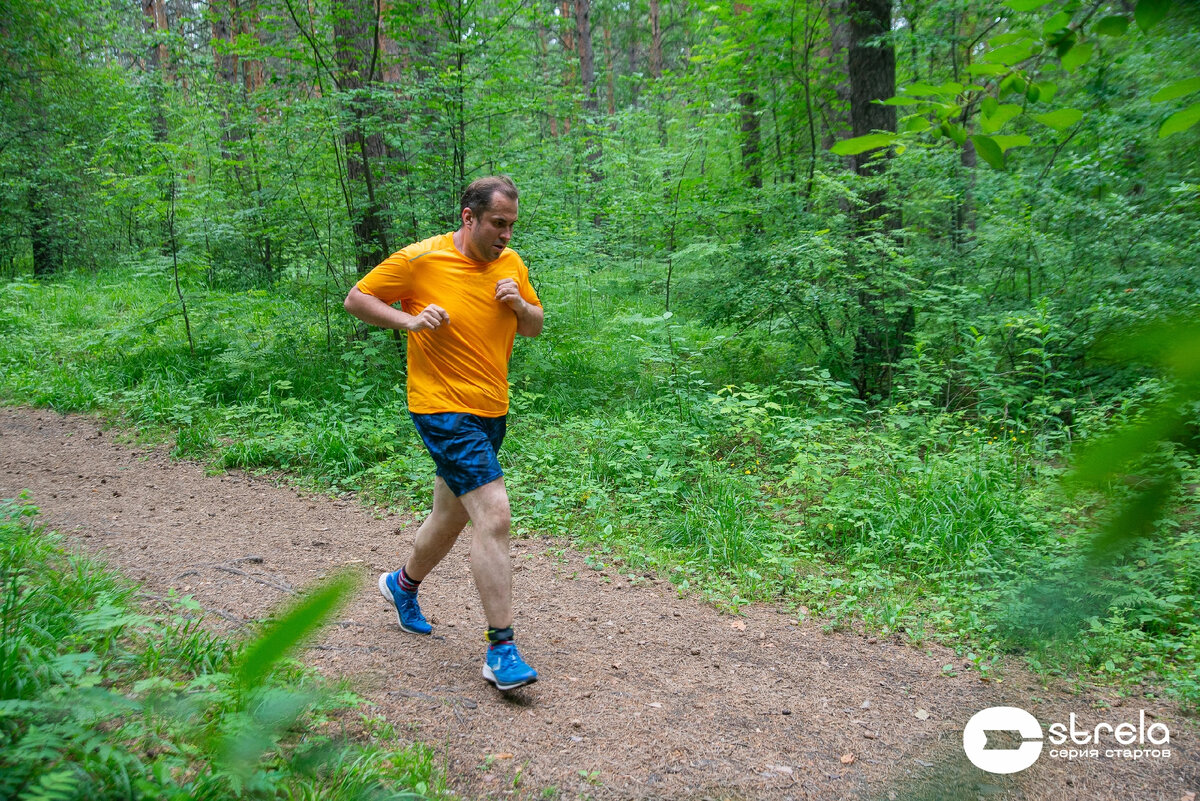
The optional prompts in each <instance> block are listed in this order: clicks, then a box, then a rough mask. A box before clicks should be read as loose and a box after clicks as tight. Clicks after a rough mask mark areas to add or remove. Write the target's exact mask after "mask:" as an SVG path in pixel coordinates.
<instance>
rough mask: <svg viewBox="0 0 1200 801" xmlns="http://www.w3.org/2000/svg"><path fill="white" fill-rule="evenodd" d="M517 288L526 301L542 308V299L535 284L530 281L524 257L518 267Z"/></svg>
mask: <svg viewBox="0 0 1200 801" xmlns="http://www.w3.org/2000/svg"><path fill="white" fill-rule="evenodd" d="M517 289H518V290H519V291H520V293H521V297H522V298H524V299H525V302H526V303H532V304H533V305H534V306H537V307H538V308H541V305H542V301H541V299H540V298H539V297H538V295H537V292H535V291H534V289H533V284H531V283H530V282H529V268H528V267H526V266H525V261H524V260H523V259H522V261H521V265H520V266H519V267H518V268H517Z"/></svg>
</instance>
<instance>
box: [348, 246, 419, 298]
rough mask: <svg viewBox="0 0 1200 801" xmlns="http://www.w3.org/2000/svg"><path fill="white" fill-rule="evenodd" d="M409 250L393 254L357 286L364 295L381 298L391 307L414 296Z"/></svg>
mask: <svg viewBox="0 0 1200 801" xmlns="http://www.w3.org/2000/svg"><path fill="white" fill-rule="evenodd" d="M407 250H408V249H407V248H405V250H401V251H399V252H397V253H393V254H392V255H391V256H389V257H388V258H386V259H385V260H384V261H383V262H382V263H381V264H380V265H379V266H378V267H376V268H375V269H373V270H371V272H369V273H367V274H366V275H365V276H363V277H362V278H361V279H360V280H359V282H358V283H357V284H356V285H355V286H357V287H358V291H359V292H362V293H363V294H364V295H371V296H373V297H376V298H379V299H380V300H382V301H383V302H384V303H386V304H388V305H389V306H390V305H392V304H393V303H395V302H396V301H398V300H404V299H405V298H408V297H411V295H412V264H411V263H410V262H409V260H408V253H407V252H406V251H407Z"/></svg>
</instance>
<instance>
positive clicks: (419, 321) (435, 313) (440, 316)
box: [404, 303, 450, 331]
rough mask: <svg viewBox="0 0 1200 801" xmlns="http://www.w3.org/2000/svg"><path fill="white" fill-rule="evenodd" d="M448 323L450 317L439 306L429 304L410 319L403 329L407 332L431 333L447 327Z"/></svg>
mask: <svg viewBox="0 0 1200 801" xmlns="http://www.w3.org/2000/svg"><path fill="white" fill-rule="evenodd" d="M449 322H450V315H449V314H447V313H446V310H445V309H443V308H442V307H441V306H438V305H436V304H433V303H430V304H429V305H428V306H426V307H425V308H424V309H422V310H421V313H420V314H418V315H416V316H415V317H410V318H409V319H408V321H407V322H406V323H405V326H404V327H405V328H407V329H408V330H409V331H432V330H433V329H435V328H438V327H439V326H442V325H447V324H449Z"/></svg>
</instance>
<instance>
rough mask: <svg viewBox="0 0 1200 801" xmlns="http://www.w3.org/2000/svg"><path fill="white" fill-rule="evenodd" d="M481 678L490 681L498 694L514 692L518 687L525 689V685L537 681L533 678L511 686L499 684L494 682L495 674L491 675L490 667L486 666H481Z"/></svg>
mask: <svg viewBox="0 0 1200 801" xmlns="http://www.w3.org/2000/svg"><path fill="white" fill-rule="evenodd" d="M483 677H484V678H485V679H487V680H488V681H490V682H491V683H492V684H494V685H495V686H496V689H497V690H499V691H500V692H508V691H509V690H515V689H517V688H518V687H525V686H526V685H529V684H533V683H534V682H535V681H537V676H533V677H531V678H528V679H522V680H521V681H516V682H513V683H512V684H501V683H500V682H498V681H497V680H496V674H495V673H493V672H492V669H491V668H490V667H488V666H487V665H486V664H484V666H483Z"/></svg>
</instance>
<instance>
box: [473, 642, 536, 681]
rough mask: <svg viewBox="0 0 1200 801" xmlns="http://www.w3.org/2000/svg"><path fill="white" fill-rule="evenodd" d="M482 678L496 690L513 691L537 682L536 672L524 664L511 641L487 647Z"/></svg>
mask: <svg viewBox="0 0 1200 801" xmlns="http://www.w3.org/2000/svg"><path fill="white" fill-rule="evenodd" d="M483 677H484V678H485V679H487V680H488V681H490V682H491V683H492V684H495V685H496V689H497V690H501V691H505V692H507V691H508V690H515V689H516V688H518V687H524V686H525V685H526V684H533V683H534V682H535V681H537V671H536V670H534V669H533V668H531V667H530V666H529V665H527V664H525V660H523V659H521V655H520V654H518V653H517V646H515V645H513V643H512V641H511V640H510V641H508V642H503V643H500V644H499V645H489V646H488V650H487V657H486V658H485V659H484V661H483Z"/></svg>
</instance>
